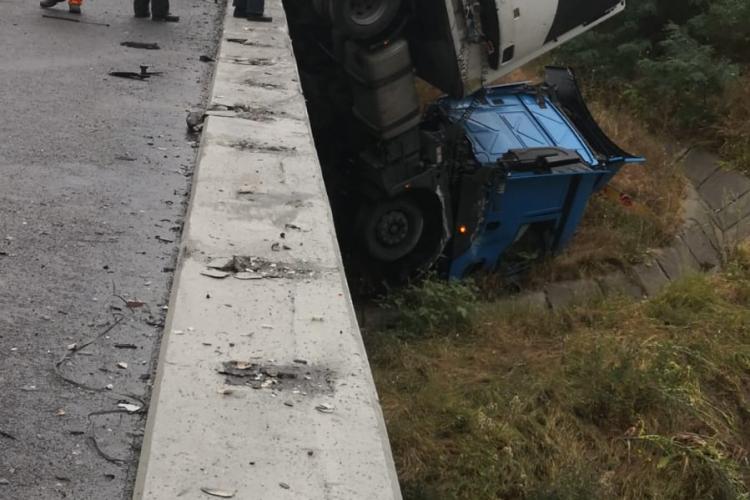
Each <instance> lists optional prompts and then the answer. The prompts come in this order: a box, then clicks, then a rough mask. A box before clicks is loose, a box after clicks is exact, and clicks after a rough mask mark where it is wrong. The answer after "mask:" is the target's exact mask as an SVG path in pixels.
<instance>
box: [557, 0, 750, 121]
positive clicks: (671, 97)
mask: <svg viewBox="0 0 750 500" xmlns="http://www.w3.org/2000/svg"><path fill="white" fill-rule="evenodd" d="M749 19H750V0H629V1H628V7H627V9H626V11H625V13H624V14H621V15H620V16H617V17H615V18H614V19H612V20H611V21H609V22H608V23H605V24H604V25H602V27H600V28H599V29H597V30H594V31H591V32H589V33H587V34H586V35H584V36H582V37H580V38H578V39H577V40H574V41H573V42H571V43H570V44H568V45H566V46H564V47H563V48H562V49H561V50H560V51H559V52H558V56H557V57H558V59H560V61H561V62H564V63H565V64H568V65H573V66H575V67H576V68H577V69H578V70H579V73H580V74H581V75H582V76H583V77H584V79H585V80H588V81H590V82H593V83H594V84H599V85H602V86H603V85H606V86H607V88H616V89H618V90H620V92H619V93H620V94H621V95H622V96H623V97H624V98H625V99H626V100H627V103H628V104H629V105H631V106H633V107H635V109H636V110H638V111H641V112H642V114H643V115H644V117H645V118H647V119H650V120H651V121H652V122H654V123H657V124H662V125H665V126H670V127H676V128H679V129H695V128H696V127H703V126H710V125H713V124H714V123H715V121H716V119H717V117H718V116H720V115H721V114H722V113H723V112H724V109H723V108H724V106H725V104H724V100H723V99H722V95H723V92H724V90H725V89H726V87H727V85H729V84H730V83H731V82H732V81H733V80H734V79H735V78H736V77H737V75H738V74H739V68H740V64H742V63H747V62H750V50H748V49H750V22H748V20H749Z"/></svg>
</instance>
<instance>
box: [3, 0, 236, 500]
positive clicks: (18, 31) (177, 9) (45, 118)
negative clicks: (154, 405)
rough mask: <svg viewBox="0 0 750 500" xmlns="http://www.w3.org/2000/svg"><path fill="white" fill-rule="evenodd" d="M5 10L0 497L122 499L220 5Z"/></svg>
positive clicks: (20, 5)
mask: <svg viewBox="0 0 750 500" xmlns="http://www.w3.org/2000/svg"><path fill="white" fill-rule="evenodd" d="M0 8H2V16H0V48H2V50H1V51H0V106H1V110H0V499H3V500H5V499H12V500H17V499H19V500H26V499H29V500H44V499H58V498H68V499H74V500H87V499H95V500H109V499H124V498H129V497H130V495H131V493H132V483H133V479H134V477H135V471H136V467H137V457H138V452H139V448H140V442H141V438H142V434H143V428H144V424H145V410H146V406H147V404H148V396H149V393H150V383H151V378H153V375H152V374H153V370H154V363H155V357H156V354H157V352H156V351H157V350H158V345H159V337H160V333H161V325H162V323H163V319H164V315H165V312H166V311H165V304H166V303H167V300H168V296H169V286H170V282H171V279H172V268H173V267H174V265H175V259H176V255H177V249H178V244H179V238H180V228H181V225H182V220H183V216H184V212H185V208H186V207H185V202H186V195H187V192H188V190H189V188H190V175H191V172H192V169H193V165H194V163H195V156H196V152H197V149H195V148H194V146H195V143H194V141H195V140H196V138H195V137H190V136H188V135H187V134H186V126H185V117H186V114H187V111H188V110H193V109H199V108H201V106H203V105H204V102H205V99H206V97H207V91H208V86H209V84H210V79H211V75H212V71H213V64H212V63H210V62H209V63H206V62H201V61H200V60H199V57H200V56H201V55H204V54H205V55H209V56H213V55H214V53H215V50H216V45H217V41H218V36H219V35H218V33H219V19H220V15H221V9H222V8H223V6H222V4H221V3H218V4H217V3H215V2H214V0H183V1H173V5H172V11H173V12H174V13H175V14H178V15H180V16H181V18H182V19H181V22H180V23H177V24H159V23H154V22H151V21H150V20H143V19H134V18H133V17H132V14H133V12H132V4H131V3H130V2H128V1H124V0H119V1H118V0H91V1H88V2H84V5H83V15H82V16H81V17H80V19H81V21H90V22H94V23H108V24H110V26H103V25H97V24H86V23H75V22H69V21H65V20H58V19H48V18H44V17H42V14H48V15H59V16H61V17H62V16H65V17H68V16H67V6H66V5H65V4H61V7H59V8H57V9H53V10H50V11H42V10H41V9H40V8H39V7H38V2H37V1H36V0H24V1H22V0H0ZM126 41H135V42H148V43H157V44H158V45H159V46H160V50H143V49H136V48H127V47H123V46H121V43H122V42H126ZM140 65H148V66H149V67H150V68H149V70H150V71H156V72H162V74H161V75H158V76H153V77H152V78H150V79H149V80H147V81H138V80H128V79H121V78H116V77H112V76H109V75H108V73H109V72H110V71H132V72H139V71H140V69H139V66H140ZM88 342H91V344H88V345H87V343H88ZM84 346H85V347H84ZM121 403H124V404H126V405H132V406H125V407H120V406H118V405H119V404H121ZM138 408H140V409H138ZM130 411H133V413H130Z"/></svg>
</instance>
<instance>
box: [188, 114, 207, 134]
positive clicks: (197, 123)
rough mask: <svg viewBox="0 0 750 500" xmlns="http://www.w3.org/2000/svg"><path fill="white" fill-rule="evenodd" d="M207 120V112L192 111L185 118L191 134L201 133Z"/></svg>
mask: <svg viewBox="0 0 750 500" xmlns="http://www.w3.org/2000/svg"><path fill="white" fill-rule="evenodd" d="M205 120H206V112H205V111H191V112H190V113H188V115H187V118H185V123H187V128H188V130H189V131H190V132H200V131H201V130H202V129H203V122H204V121H205Z"/></svg>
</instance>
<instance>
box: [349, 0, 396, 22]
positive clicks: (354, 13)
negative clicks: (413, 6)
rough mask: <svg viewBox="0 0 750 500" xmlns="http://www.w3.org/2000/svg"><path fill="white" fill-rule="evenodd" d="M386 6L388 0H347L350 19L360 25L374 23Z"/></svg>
mask: <svg viewBox="0 0 750 500" xmlns="http://www.w3.org/2000/svg"><path fill="white" fill-rule="evenodd" d="M387 8H388V0H349V9H350V12H351V13H350V17H351V20H352V21H353V22H354V23H355V24H359V25H360V26H369V25H370V24H373V23H376V22H377V21H378V20H379V19H380V18H381V17H382V16H383V14H384V13H385V11H386V9H387Z"/></svg>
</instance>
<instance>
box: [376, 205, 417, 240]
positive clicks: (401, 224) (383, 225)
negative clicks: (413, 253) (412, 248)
mask: <svg viewBox="0 0 750 500" xmlns="http://www.w3.org/2000/svg"><path fill="white" fill-rule="evenodd" d="M375 230H376V231H377V237H378V240H379V241H380V243H382V244H383V245H386V246H389V247H393V246H396V245H398V244H400V243H401V242H403V241H404V239H405V238H406V237H407V235H408V234H409V218H408V217H407V216H406V214H404V213H403V212H398V211H392V212H388V213H386V214H384V215H383V217H381V218H380V220H379V221H378V224H377V227H376V229H375Z"/></svg>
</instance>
